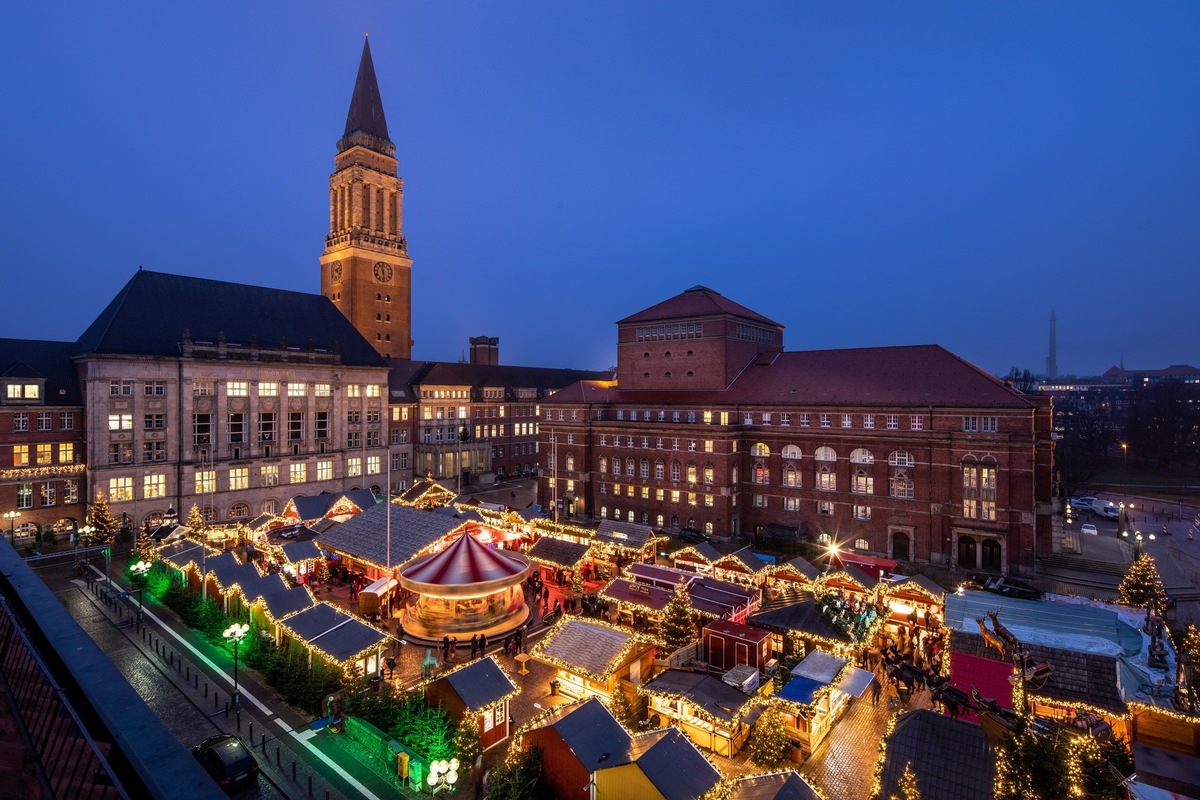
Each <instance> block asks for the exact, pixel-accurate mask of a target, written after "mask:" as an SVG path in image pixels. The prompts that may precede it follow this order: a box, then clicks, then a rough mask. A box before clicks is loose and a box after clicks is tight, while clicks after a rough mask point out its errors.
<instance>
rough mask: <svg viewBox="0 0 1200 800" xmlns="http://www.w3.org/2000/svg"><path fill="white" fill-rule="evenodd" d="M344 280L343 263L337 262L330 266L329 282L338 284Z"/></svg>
mask: <svg viewBox="0 0 1200 800" xmlns="http://www.w3.org/2000/svg"><path fill="white" fill-rule="evenodd" d="M341 279H342V262H340V261H335V262H333V263H332V264H330V265H329V280H331V281H333V282H334V283H337V282H338V281H340V280H341Z"/></svg>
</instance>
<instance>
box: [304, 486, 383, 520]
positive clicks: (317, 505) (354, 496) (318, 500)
mask: <svg viewBox="0 0 1200 800" xmlns="http://www.w3.org/2000/svg"><path fill="white" fill-rule="evenodd" d="M342 499H345V500H347V501H349V502H350V503H351V504H353V505H354V507H355V508H357V509H359V510H360V511H366V510H367V509H368V508H371V507H372V506H374V505H375V504H376V503H377V502H379V501H378V499H377V498H376V497H375V493H374V492H372V491H371V490H370V489H351V490H350V491H348V492H321V493H320V494H313V495H303V494H299V495H296V496H295V497H293V498H291V499H290V500H288V502H287V504H286V506H285V508H284V514H287V507H289V506H290V507H291V508H293V509H295V512H296V518H297V519H301V520H309V519H320V518H322V517H324V516H325V515H326V514H328V513H329V511H330V510H331V509H332V508H333V507H334V506H336V505H337V504H338V501H340V500H342Z"/></svg>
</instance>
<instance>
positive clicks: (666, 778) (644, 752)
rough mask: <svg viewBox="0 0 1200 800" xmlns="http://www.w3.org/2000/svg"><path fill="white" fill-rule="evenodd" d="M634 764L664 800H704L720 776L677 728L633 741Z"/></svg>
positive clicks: (665, 729) (636, 738) (643, 735)
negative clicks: (697, 799)
mask: <svg viewBox="0 0 1200 800" xmlns="http://www.w3.org/2000/svg"><path fill="white" fill-rule="evenodd" d="M630 749H631V751H632V761H633V763H635V764H637V766H638V769H640V770H641V771H642V774H643V775H645V776H646V779H647V780H649V781H650V783H652V784H654V788H655V789H658V791H659V793H660V794H661V795H662V796H663V797H664V798H665V800H693V798H696V797H702V796H703V795H704V793H705V792H707V791H708V790H709V789H711V788H712V787H714V786H716V784H717V782H718V781H720V780H721V773H720V772H718V771H717V768H716V767H714V766H713V765H712V762H710V761H709V760H708V759H707V758H705V757H704V754H703V753H701V752H700V751H699V750H698V749H697V748H696V745H695V744H693V743H692V740H691V739H689V738H688V737H687V735H686V734H684V733H683V731H681V730H679V729H678V728H676V727H674V726H668V727H666V728H660V729H659V730H656V731H648V732H646V733H642V734H638V735H637V736H634V737H633V741H632V742H631V743H630Z"/></svg>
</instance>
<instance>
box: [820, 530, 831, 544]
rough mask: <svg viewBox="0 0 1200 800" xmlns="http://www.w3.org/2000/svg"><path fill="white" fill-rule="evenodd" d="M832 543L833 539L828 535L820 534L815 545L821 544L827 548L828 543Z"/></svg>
mask: <svg viewBox="0 0 1200 800" xmlns="http://www.w3.org/2000/svg"><path fill="white" fill-rule="evenodd" d="M832 541H833V537H831V536H830V535H829V534H828V533H822V534H821V535H820V536H818V537H817V544H823V545H825V546H828V545H829V543H830V542H832Z"/></svg>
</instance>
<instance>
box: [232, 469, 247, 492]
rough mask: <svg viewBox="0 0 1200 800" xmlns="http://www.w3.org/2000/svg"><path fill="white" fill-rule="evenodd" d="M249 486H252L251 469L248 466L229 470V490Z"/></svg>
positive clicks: (233, 490) (234, 490)
mask: <svg viewBox="0 0 1200 800" xmlns="http://www.w3.org/2000/svg"><path fill="white" fill-rule="evenodd" d="M248 488H250V469H249V468H248V467H236V468H234V469H231V470H229V491H231V492H236V491H238V490H240V489H248Z"/></svg>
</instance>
